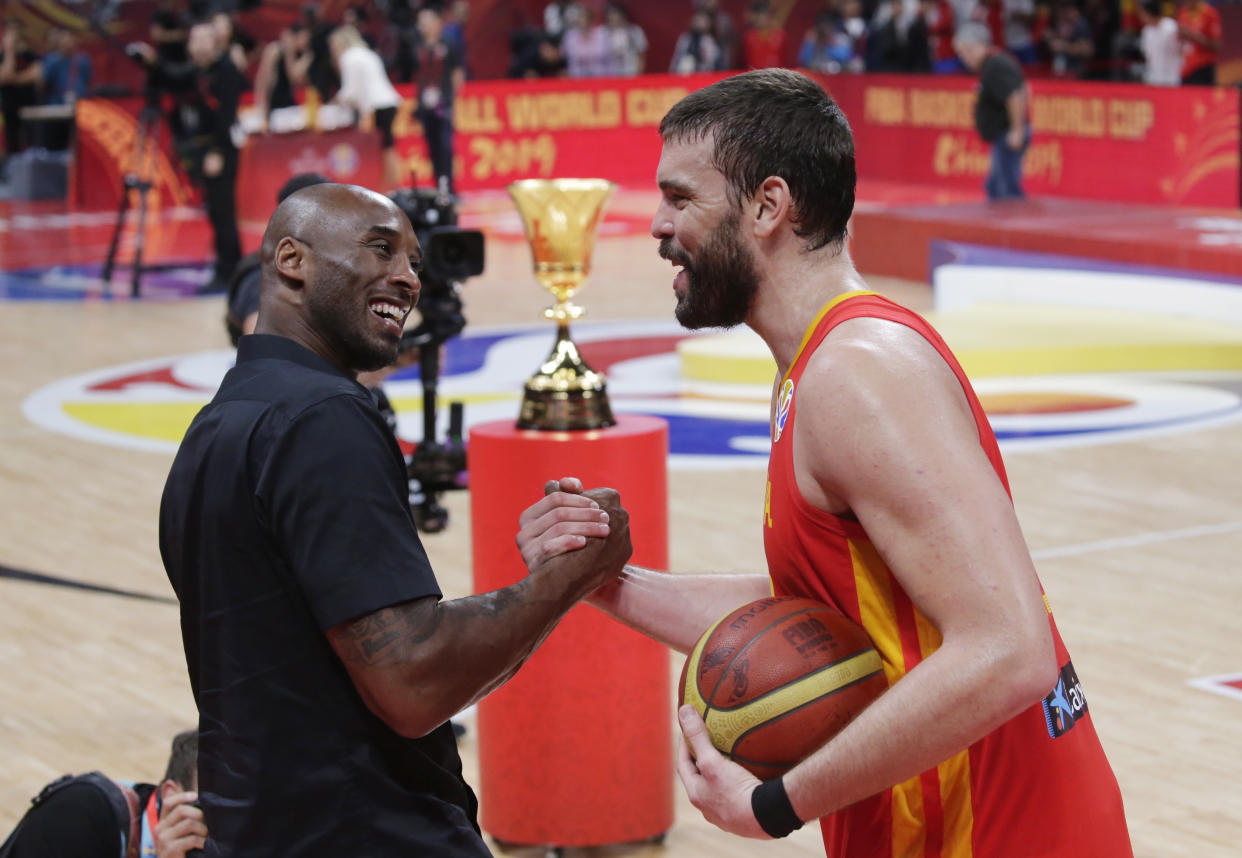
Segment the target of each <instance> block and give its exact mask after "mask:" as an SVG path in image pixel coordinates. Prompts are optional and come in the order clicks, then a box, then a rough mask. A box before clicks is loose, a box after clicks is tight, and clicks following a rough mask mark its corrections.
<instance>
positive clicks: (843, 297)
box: [776, 289, 879, 390]
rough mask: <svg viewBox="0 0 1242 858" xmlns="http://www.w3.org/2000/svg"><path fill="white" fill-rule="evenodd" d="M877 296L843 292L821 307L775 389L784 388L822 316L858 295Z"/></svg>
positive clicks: (874, 293) (859, 292)
mask: <svg viewBox="0 0 1242 858" xmlns="http://www.w3.org/2000/svg"><path fill="white" fill-rule="evenodd" d="M877 294H879V293H877V292H869V291H867V290H866V289H858V290H855V291H853V292H843V293H842V294H840V295H838V296H837V297H835V298H833V299H832V300H831V301H829V302H828V303H827V304H825V305H824V306H823V307H821V308H820V311H819V312H818V313H816V314H815V318H814V319H813V320H811V324H810V326H809V327H808V328H807V329H806V333H804V334H803V335H802V342H801V343H799V344H798V350H797V351H796V352H794V359H793V360H792V361H790V362H789V369H788V370H786V371H785V377H784V378H782V379H781V383H780V384H779V385H777V388H776V389H777V390H780V389H781V387H783V386H784V384H785V380H786V379H787V378H789V373H790V372H791V371H792V370H793V368H794V367H795V366H796V365H797V363H798V358H800V357H801V356H802V350H803V349H804V348H806V344H807V343H809V342H810V341H811V337H812V336H813V335H814V334H815V329H816V328H818V327H819V323H820V322H821V321H823V318H824V316H826V315H828V311H829V310H831V309H832V308H833V307H835V306H837V305H838V304H840V303H841V302H842V301H845V300H848V299H849V298H857V297H858V296H859V295H877Z"/></svg>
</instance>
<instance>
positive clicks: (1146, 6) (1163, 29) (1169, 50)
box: [1138, 0, 1182, 86]
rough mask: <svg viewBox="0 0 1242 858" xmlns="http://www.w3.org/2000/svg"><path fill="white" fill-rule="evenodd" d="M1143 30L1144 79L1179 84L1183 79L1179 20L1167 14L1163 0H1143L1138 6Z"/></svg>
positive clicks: (1141, 34)
mask: <svg viewBox="0 0 1242 858" xmlns="http://www.w3.org/2000/svg"><path fill="white" fill-rule="evenodd" d="M1138 14H1139V20H1141V21H1142V22H1143V30H1142V32H1141V33H1140V35H1139V40H1140V45H1141V47H1142V51H1143V82H1144V83H1150V84H1153V85H1155V86H1177V85H1178V84H1180V83H1181V82H1182V43H1181V39H1180V38H1179V37H1178V28H1177V20H1176V19H1175V18H1170V17H1169V16H1167V15H1165V14H1164V2H1163V0H1143V4H1142V5H1141V6H1139V10H1138Z"/></svg>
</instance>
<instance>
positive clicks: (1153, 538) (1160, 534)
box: [1031, 521, 1242, 560]
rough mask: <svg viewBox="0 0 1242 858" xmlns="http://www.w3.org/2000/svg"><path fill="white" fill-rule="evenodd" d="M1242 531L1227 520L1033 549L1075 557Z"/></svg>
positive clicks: (1042, 556)
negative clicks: (1115, 549) (1094, 552)
mask: <svg viewBox="0 0 1242 858" xmlns="http://www.w3.org/2000/svg"><path fill="white" fill-rule="evenodd" d="M1238 532H1242V521H1226V522H1222V523H1220V524H1204V525H1200V526H1198V527H1183V528H1179V529H1177V530H1157V531H1153V532H1151V533H1142V534H1137V535H1135V536H1122V537H1118V538H1116V539H1100V540H1097V541H1095V542H1080V543H1079V544H1077V545H1063V546H1061V547H1060V548H1042V549H1040V550H1039V551H1032V552H1031V557H1032V558H1033V559H1035V560H1047V559H1049V558H1053V557H1073V556H1075V555H1078V554H1090V553H1091V552H1093V551H1110V550H1112V549H1114V548H1134V547H1136V546H1139V545H1151V544H1152V543H1156V542H1172V541H1173V540H1175V539H1193V538H1195V537H1197V536H1216V535H1218V534H1221V533H1238Z"/></svg>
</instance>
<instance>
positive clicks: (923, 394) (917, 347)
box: [799, 316, 960, 420]
mask: <svg viewBox="0 0 1242 858" xmlns="http://www.w3.org/2000/svg"><path fill="white" fill-rule="evenodd" d="M799 386H800V388H801V390H800V391H799V393H800V394H801V395H800V397H799V402H800V403H806V402H807V401H812V402H819V403H821V404H822V406H823V407H822V408H816V409H815V410H816V411H817V412H819V413H820V415H821V417H822V418H823V419H825V420H840V419H853V418H854V417H857V416H859V415H862V414H876V415H879V414H883V413H888V412H891V411H892V410H893V409H895V408H900V409H903V410H904V409H908V408H909V407H911V406H912V405H916V404H917V403H918V402H919V401H922V402H923V403H924V404H926V405H933V404H934V402H935V401H936V400H939V399H940V398H941V397H942V395H943V396H953V397H956V396H957V395H959V394H960V384H959V382H958V380H957V378H956V376H955V374H954V372H953V370H952V368H951V367H950V366H949V364H948V363H947V362H946V360H945V357H944V355H942V354H941V353H940V352H939V351H938V349H937V347H936V346H935V345H933V344H932V343H931V342H930V341H929V340H928V339H927V338H926V337H925V336H924V335H923V334H922V333H921V332H920V331H919V330H916V328H914V327H912V326H910V325H907V324H903V323H901V322H898V321H893V320H890V319H882V318H876V317H867V316H864V317H856V318H852V319H847V320H845V321H843V322H841V323H840V324H838V325H837V326H836V327H835V328H833V330H832V331H831V332H829V334H828V335H827V336H826V337H825V338H824V340H823V342H822V343H821V344H820V345H819V347H818V348H817V349H816V350H815V352H814V353H813V354H812V355H810V357H809V358H808V359H807V363H806V366H805V368H804V370H803V373H802V377H801V380H800V383H799Z"/></svg>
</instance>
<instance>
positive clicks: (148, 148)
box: [101, 96, 160, 298]
mask: <svg viewBox="0 0 1242 858" xmlns="http://www.w3.org/2000/svg"><path fill="white" fill-rule="evenodd" d="M159 126H160V106H159V103H158V101H156V100H154V99H152V98H151V97H149V96H148V99H147V103H146V104H145V105H144V106H143V108H142V110H141V111H139V113H138V127H137V129H136V130H135V132H134V142H133V146H132V148H131V150H130V157H129V162H128V163H127V165H126V172H125V178H124V180H123V181H122V183H121V201H120V203H119V204H118V207H117V212H116V226H115V227H113V229H112V241H111V242H110V243H109V244H108V256H107V258H106V259H105V260H104V267H103V272H102V273H101V277H102V278H103V282H104V288H105V289H107V291H108V294H109V295H110V294H112V271H113V269H114V268H115V267H116V251H117V247H118V245H119V244H120V242H121V232H122V231H123V230H124V229H125V216H126V214H128V213H129V206H130V202H129V198H130V193H131V192H133V191H137V192H138V232H137V234H136V235H135V236H134V260H133V277H132V279H131V280H130V296H131V297H133V298H137V297H139V294H140V289H141V283H142V272H143V271H144V270H145V269H144V268H143V265H142V253H143V249H144V246H145V244H146V234H147V195H148V193H149V192H150V191H151V188H153V187H154V186H155V183H154V181H153V180H152V175H153V174H154V172H155V156H156V154H157V152H158V147H159V140H158V136H159Z"/></svg>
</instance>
